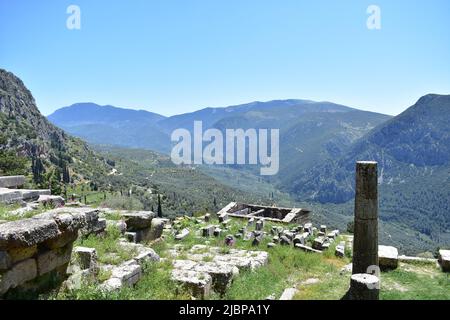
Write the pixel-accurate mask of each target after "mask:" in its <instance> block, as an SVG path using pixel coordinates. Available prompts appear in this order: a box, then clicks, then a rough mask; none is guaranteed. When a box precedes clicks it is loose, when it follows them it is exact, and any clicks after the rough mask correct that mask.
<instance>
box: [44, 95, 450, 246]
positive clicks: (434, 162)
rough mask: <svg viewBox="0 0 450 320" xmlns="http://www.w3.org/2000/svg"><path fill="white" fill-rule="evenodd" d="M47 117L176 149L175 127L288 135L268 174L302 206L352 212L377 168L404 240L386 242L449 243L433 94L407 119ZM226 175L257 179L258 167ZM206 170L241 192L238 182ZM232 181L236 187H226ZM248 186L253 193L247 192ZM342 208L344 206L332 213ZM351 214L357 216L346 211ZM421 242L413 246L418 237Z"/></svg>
mask: <svg viewBox="0 0 450 320" xmlns="http://www.w3.org/2000/svg"><path fill="white" fill-rule="evenodd" d="M48 118H49V120H50V121H51V122H53V123H54V124H56V125H58V126H59V127H61V128H63V129H65V130H67V131H68V132H70V133H72V134H74V135H76V136H79V137H82V138H84V139H86V140H87V141H90V142H93V143H100V144H109V145H116V146H122V147H139V148H145V149H150V150H155V151H159V152H163V153H168V152H169V151H170V149H171V143H170V134H171V132H172V131H173V130H174V129H177V128H186V129H188V130H190V131H192V130H193V122H194V121H195V120H201V121H203V127H204V129H207V128H212V127H214V128H218V129H221V130H225V129H226V128H243V129H248V128H255V129H259V128H278V129H280V171H279V173H278V175H276V176H274V177H268V178H261V177H259V176H257V177H256V175H255V181H256V179H258V180H259V181H260V180H261V179H265V180H266V181H267V182H269V183H271V184H272V185H273V186H276V187H277V188H278V189H279V190H281V191H284V192H288V193H290V194H291V195H292V196H293V197H295V198H296V199H297V200H298V201H312V202H315V203H318V204H323V205H328V204H330V205H333V206H336V205H338V206H340V205H341V204H342V206H341V209H340V210H341V211H342V214H343V215H349V216H351V210H352V209H351V203H352V199H353V196H354V163H355V161H357V160H376V161H378V162H379V182H380V188H381V192H380V195H381V196H380V217H381V219H382V220H383V221H384V222H386V223H388V224H389V225H392V226H395V228H394V227H393V228H391V230H394V229H396V230H400V231H399V233H398V234H386V235H384V238H385V239H389V238H392V239H395V240H396V241H398V242H401V243H404V244H405V245H407V243H408V242H411V243H414V245H416V244H417V246H419V244H420V246H423V248H424V249H429V248H430V247H432V246H434V245H437V244H442V243H446V242H449V241H450V215H449V214H448V212H449V210H450V161H449V160H450V138H449V133H450V127H449V125H450V96H448V95H447V96H445V95H426V96H424V97H422V98H420V99H419V101H418V102H417V103H416V104H415V105H414V106H412V107H410V108H408V109H407V110H406V111H405V112H403V113H402V114H400V115H398V116H396V117H391V116H388V115H383V114H378V113H373V112H367V111H361V110H358V109H355V108H350V107H347V106H343V105H339V104H334V103H331V102H314V101H309V100H294V99H291V100H276V101H269V102H252V103H248V104H243V105H237V106H230V107H226V108H205V109H201V110H199V111H196V112H192V113H186V114H182V115H176V116H172V117H163V116H161V115H157V114H154V113H151V112H147V111H135V110H128V109H121V108H116V107H112V106H105V107H101V106H98V105H95V104H90V103H89V104H75V105H73V106H70V107H66V108H62V109H59V110H57V111H56V112H55V113H53V114H52V115H50V116H49V117H48ZM227 170H236V172H244V171H245V172H246V175H249V174H250V175H252V174H253V173H255V174H256V168H252V167H251V166H232V167H231V168H228V169H227ZM205 172H207V174H209V175H212V176H213V177H215V178H218V179H220V181H221V182H223V183H225V184H228V185H230V186H233V187H238V186H236V176H239V174H228V173H227V174H225V173H224V172H225V171H223V170H222V169H220V167H219V168H217V167H213V168H208V169H207V170H205ZM227 177H230V178H228V179H229V181H227ZM247 189H248V187H247ZM333 208H336V207H333ZM347 211H349V212H347ZM413 238H414V240H412V239H413Z"/></svg>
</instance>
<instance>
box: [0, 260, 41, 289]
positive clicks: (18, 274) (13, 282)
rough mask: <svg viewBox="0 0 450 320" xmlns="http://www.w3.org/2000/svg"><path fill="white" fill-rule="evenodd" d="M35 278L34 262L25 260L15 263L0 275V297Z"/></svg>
mask: <svg viewBox="0 0 450 320" xmlns="http://www.w3.org/2000/svg"><path fill="white" fill-rule="evenodd" d="M36 276H37V267H36V260H34V259H27V260H24V261H22V262H19V263H17V264H16V265H14V266H13V267H12V268H11V269H9V270H8V271H6V272H4V273H3V274H1V275H0V296H1V295H3V294H5V293H6V292H7V291H8V290H9V289H13V288H16V287H18V286H20V285H22V284H24V283H25V282H27V281H30V280H32V279H34V278H36Z"/></svg>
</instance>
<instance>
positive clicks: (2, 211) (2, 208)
mask: <svg viewBox="0 0 450 320" xmlns="http://www.w3.org/2000/svg"><path fill="white" fill-rule="evenodd" d="M19 208H20V205H18V204H10V205H5V204H0V220H5V221H17V220H22V219H28V218H32V217H34V216H35V215H37V214H40V213H43V212H45V211H47V210H51V209H53V208H52V207H48V206H47V207H44V206H43V205H42V204H41V205H39V207H38V208H37V209H36V210H32V211H27V212H25V213H24V214H22V215H13V214H11V211H14V210H17V209H19Z"/></svg>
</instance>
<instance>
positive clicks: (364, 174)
mask: <svg viewBox="0 0 450 320" xmlns="http://www.w3.org/2000/svg"><path fill="white" fill-rule="evenodd" d="M355 191H356V195H355V224H354V226H355V229H354V240H353V271H352V272H353V274H360V273H367V272H368V270H367V268H368V267H369V266H374V265H375V266H378V174H377V163H376V162H374V161H358V162H357V163H356V190H355Z"/></svg>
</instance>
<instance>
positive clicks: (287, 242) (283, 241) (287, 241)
mask: <svg viewBox="0 0 450 320" xmlns="http://www.w3.org/2000/svg"><path fill="white" fill-rule="evenodd" d="M291 243H292V242H291V239H289V238H288V237H287V236H285V235H282V236H281V237H280V244H282V245H286V246H290V245H291Z"/></svg>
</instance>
